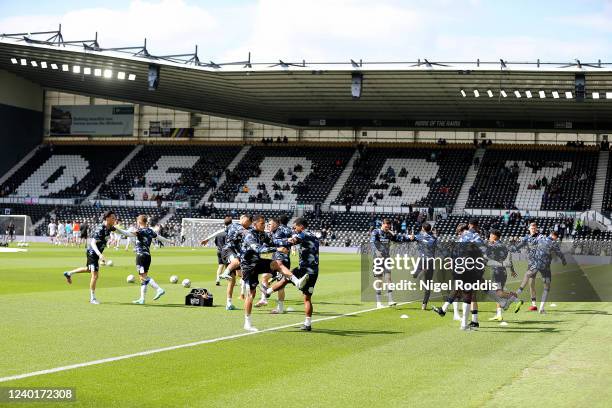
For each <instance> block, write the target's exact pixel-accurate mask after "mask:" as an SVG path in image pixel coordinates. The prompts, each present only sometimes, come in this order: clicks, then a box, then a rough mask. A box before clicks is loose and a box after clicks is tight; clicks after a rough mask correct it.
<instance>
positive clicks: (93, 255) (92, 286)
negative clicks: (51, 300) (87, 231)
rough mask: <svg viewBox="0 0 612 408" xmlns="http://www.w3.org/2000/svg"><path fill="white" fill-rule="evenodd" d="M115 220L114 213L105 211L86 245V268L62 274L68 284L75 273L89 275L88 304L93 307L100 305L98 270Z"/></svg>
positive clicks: (103, 259) (104, 260)
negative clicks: (97, 290)
mask: <svg viewBox="0 0 612 408" xmlns="http://www.w3.org/2000/svg"><path fill="white" fill-rule="evenodd" d="M116 220H117V217H116V215H115V212H114V211H112V210H109V211H106V212H105V213H104V214H103V215H102V223H101V224H100V225H99V226H98V227H97V228H96V229H95V231H94V233H93V234H92V238H91V239H90V240H89V242H88V243H87V249H86V251H85V254H86V257H87V261H86V266H84V267H81V268H76V269H73V270H71V271H66V272H64V277H65V278H66V281H67V282H68V283H72V275H74V274H75V273H85V272H89V273H90V274H91V279H90V281H89V295H90V297H89V303H91V304H93V305H99V304H100V302H99V301H98V299H97V298H96V293H95V292H96V284H97V282H98V272H99V270H100V263H102V264H103V265H104V264H105V263H106V258H104V255H103V254H102V253H103V252H104V249H105V248H106V246H107V244H108V241H109V238H110V235H111V233H112V232H113V231H114V230H115V221H116Z"/></svg>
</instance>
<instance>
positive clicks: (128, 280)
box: [126, 275, 136, 283]
mask: <svg viewBox="0 0 612 408" xmlns="http://www.w3.org/2000/svg"><path fill="white" fill-rule="evenodd" d="M126 280H127V283H134V281H135V280H136V278H135V277H134V275H128V276H127V279H126Z"/></svg>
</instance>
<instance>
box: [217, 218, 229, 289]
mask: <svg viewBox="0 0 612 408" xmlns="http://www.w3.org/2000/svg"><path fill="white" fill-rule="evenodd" d="M223 223H224V224H225V230H224V231H223V232H221V233H219V235H217V236H215V246H216V247H217V278H216V279H215V285H217V286H219V285H221V277H220V275H221V273H222V272H223V269H224V268H225V261H224V260H223V247H224V246H225V244H226V241H227V229H228V228H229V226H230V225H232V217H231V216H229V215H228V216H226V217H225V219H224V220H223Z"/></svg>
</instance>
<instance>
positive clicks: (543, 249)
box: [534, 231, 567, 314]
mask: <svg viewBox="0 0 612 408" xmlns="http://www.w3.org/2000/svg"><path fill="white" fill-rule="evenodd" d="M558 239H559V234H558V233H557V232H556V231H553V232H551V233H550V235H549V236H548V237H546V238H544V239H543V240H542V241H540V245H539V248H538V252H539V253H540V259H541V260H542V264H543V268H541V269H539V271H540V274H541V275H542V282H543V284H544V289H543V291H542V299H541V300H540V308H539V309H538V313H540V314H545V313H546V310H545V309H544V305H545V303H546V299H547V298H548V293H549V292H550V282H551V279H552V273H551V271H550V264H551V262H552V257H553V255H556V256H557V257H559V259H561V262H562V263H563V265H564V266H565V265H567V261H566V260H565V255H563V252H561V248H560V247H559V241H558ZM534 279H535V277H534Z"/></svg>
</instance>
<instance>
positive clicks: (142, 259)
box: [115, 214, 172, 305]
mask: <svg viewBox="0 0 612 408" xmlns="http://www.w3.org/2000/svg"><path fill="white" fill-rule="evenodd" d="M148 222H149V219H148V217H147V216H146V215H142V214H141V215H139V216H138V217H137V218H136V225H137V226H138V229H137V230H136V232H129V231H124V230H122V229H121V228H119V227H115V230H116V231H117V232H118V233H120V234H121V235H124V236H126V237H128V238H134V239H135V240H136V242H135V244H134V249H135V251H136V271H137V272H138V276H139V277H140V298H138V299H136V300H134V301H133V302H132V303H134V304H137V305H144V303H145V295H146V293H147V286H149V285H150V286H151V287H152V288H153V289H155V290H156V293H155V296H154V297H153V300H157V299H159V298H160V297H162V296H163V294H164V293H166V291H165V290H164V289H162V288H161V287H160V286H159V285H158V284H157V282H155V280H154V279H153V278H151V277H150V276H149V267H150V266H151V243H152V242H153V240H158V241H161V242H165V243H168V244H169V243H171V242H172V241H171V240H169V239H168V238H164V237H162V236H161V235H158V234H157V233H156V232H155V231H153V230H152V229H151V228H149V227H148V226H147V224H148Z"/></svg>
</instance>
